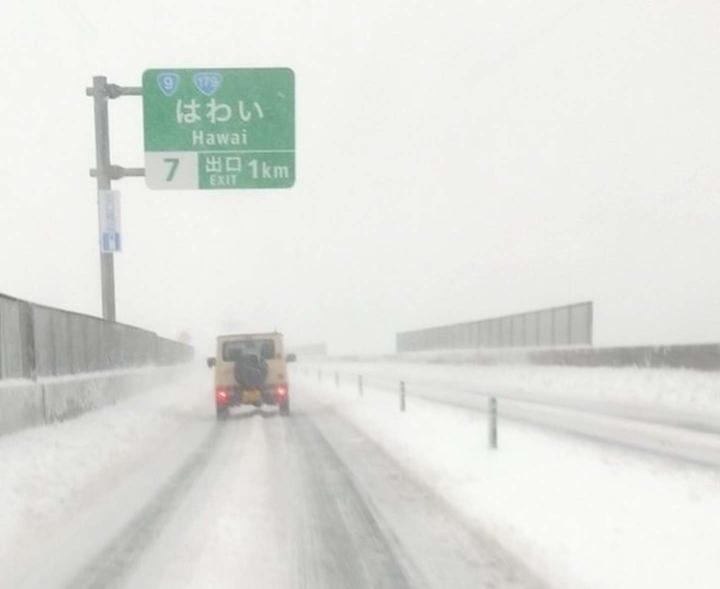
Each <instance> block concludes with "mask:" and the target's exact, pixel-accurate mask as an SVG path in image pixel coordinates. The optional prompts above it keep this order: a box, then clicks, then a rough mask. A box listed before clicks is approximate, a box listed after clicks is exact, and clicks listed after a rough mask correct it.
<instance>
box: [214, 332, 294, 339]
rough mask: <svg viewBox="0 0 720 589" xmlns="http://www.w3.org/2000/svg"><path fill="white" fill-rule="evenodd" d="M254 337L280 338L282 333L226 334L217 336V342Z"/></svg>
mask: <svg viewBox="0 0 720 589" xmlns="http://www.w3.org/2000/svg"><path fill="white" fill-rule="evenodd" d="M254 337H282V333H280V332H278V331H271V332H265V333H228V334H224V335H219V336H217V339H218V340H221V339H239V338H254Z"/></svg>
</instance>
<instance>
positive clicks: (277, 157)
mask: <svg viewBox="0 0 720 589" xmlns="http://www.w3.org/2000/svg"><path fill="white" fill-rule="evenodd" d="M142 89H143V119H144V129H145V182H146V183H147V185H148V187H150V188H153V189H173V190H177V189H195V190H197V189H231V190H232V189H236V190H237V189H241V188H289V187H291V186H292V185H293V184H294V183H295V75H294V73H293V71H292V70H291V69H288V68H244V69H224V68H221V69H151V70H146V71H145V72H144V73H143V83H142Z"/></svg>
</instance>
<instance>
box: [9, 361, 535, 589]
mask: <svg viewBox="0 0 720 589" xmlns="http://www.w3.org/2000/svg"><path fill="white" fill-rule="evenodd" d="M208 382H209V379H208V378H207V374H204V375H199V374H197V375H192V376H191V377H189V379H188V381H187V383H185V384H184V385H177V386H169V387H167V390H165V391H162V394H160V395H158V396H156V397H154V398H147V397H143V398H133V399H129V400H128V401H127V402H125V403H122V404H119V405H118V406H116V407H110V408H107V409H104V410H101V411H97V412H95V413H92V414H88V415H86V416H83V417H82V418H80V419H78V420H75V421H73V422H69V423H66V424H61V425H58V426H54V427H52V428H37V429H34V430H30V431H28V432H21V433H19V434H17V435H13V436H6V437H5V438H3V439H1V440H0V457H1V458H4V460H3V463H4V464H5V465H10V466H11V467H12V468H11V470H7V471H6V474H7V475H8V476H7V477H5V485H4V486H3V491H4V493H5V497H3V498H4V499H5V500H6V501H5V503H4V504H3V507H2V510H3V512H1V513H0V517H2V518H3V520H4V521H5V522H7V524H8V526H5V527H3V529H2V531H1V532H0V578H1V579H2V580H3V582H2V586H8V587H33V588H35V587H43V588H48V587H73V588H81V587H237V586H252V587H308V588H310V587H312V588H315V587H320V588H322V587H327V588H330V587H333V588H334V587H440V586H443V587H519V588H530V587H541V586H543V585H542V584H541V583H540V582H539V581H538V580H537V579H536V578H535V577H534V576H533V575H532V574H531V573H530V572H529V571H528V570H527V568H526V567H525V566H524V565H522V564H521V563H520V562H519V560H518V559H517V558H514V557H512V556H510V555H509V554H508V553H507V552H506V551H505V550H503V549H502V548H501V547H500V546H499V545H498V544H497V543H496V542H495V541H494V540H493V539H492V538H490V537H488V536H487V535H485V534H483V532H482V531H480V530H479V529H477V528H474V527H472V526H469V525H468V524H467V523H466V522H464V521H463V518H462V517H461V516H460V515H458V513H457V512H456V511H455V510H454V509H453V508H451V507H450V505H449V504H448V503H446V502H445V501H444V500H443V499H442V498H440V497H439V496H437V495H435V494H434V493H433V492H431V491H430V490H429V488H428V487H427V486H425V485H424V484H422V483H420V482H418V481H417V480H415V479H413V478H412V477H410V476H409V475H408V473H407V472H406V471H405V470H404V469H403V468H402V467H401V466H400V465H399V464H398V463H397V462H395V461H394V460H393V459H392V458H390V457H389V456H388V455H387V454H386V453H385V452H384V451H383V450H382V449H381V447H380V446H379V445H377V444H376V443H375V442H373V441H372V440H371V439H369V438H368V437H367V436H365V435H364V434H362V433H360V431H359V430H358V429H357V428H355V427H354V426H352V425H351V424H350V422H348V421H347V420H346V419H344V418H343V417H341V416H340V415H338V413H337V412H336V411H334V410H333V409H332V408H331V407H329V406H328V405H327V404H325V403H323V402H321V401H319V400H318V399H317V398H316V397H317V396H316V394H314V393H313V392H312V391H311V390H308V389H307V388H306V389H303V388H302V387H301V386H297V387H296V388H295V389H294V393H295V394H294V396H293V403H294V415H293V416H292V417H291V418H290V419H285V418H281V417H279V416H278V415H277V413H276V412H275V411H274V410H269V409H268V410H242V411H238V412H237V413H235V414H234V415H233V416H232V418H231V419H230V420H228V421H227V422H224V423H219V424H218V423H216V422H215V418H214V415H213V408H212V405H211V398H210V396H209V394H208V393H207V389H208V388H209V387H208ZM80 440H81V441H80ZM23 451H28V454H27V455H26V456H25V460H23V457H22V454H23ZM38 468H40V469H41V470H37V469H38ZM29 488H32V489H31V492H30V493H29V494H28V493H27V492H26V491H27V490H28V489H29Z"/></svg>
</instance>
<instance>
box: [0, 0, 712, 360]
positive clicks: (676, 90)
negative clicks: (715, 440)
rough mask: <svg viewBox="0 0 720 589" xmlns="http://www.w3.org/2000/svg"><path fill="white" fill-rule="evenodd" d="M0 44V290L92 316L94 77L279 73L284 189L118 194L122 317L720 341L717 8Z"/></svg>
mask: <svg viewBox="0 0 720 589" xmlns="http://www.w3.org/2000/svg"><path fill="white" fill-rule="evenodd" d="M0 39H2V55H1V56H0V77H1V79H2V80H3V85H4V88H3V91H2V93H0V115H1V116H2V126H1V128H2V143H1V145H2V147H0V183H1V185H2V191H1V192H0V199H1V200H0V202H2V205H1V207H0V292H5V293H7V294H11V295H14V296H18V297H22V298H27V299H30V300H33V301H37V302H41V303H46V304H50V305H55V306H60V307H65V308H69V309H73V310H78V311H82V312H87V313H91V314H100V309H101V307H100V295H99V292H100V285H99V260H98V250H97V210H96V199H95V184H94V180H92V179H90V178H89V177H88V172H87V170H88V168H89V167H91V166H92V165H94V143H93V129H92V102H91V100H90V99H89V98H86V97H85V95H84V89H85V87H86V86H87V85H89V84H90V83H91V79H92V76H93V75H99V74H104V75H107V76H108V78H109V80H110V81H111V82H115V83H119V84H123V85H139V84H140V77H141V75H142V71H143V70H144V69H146V68H150V67H251V66H288V67H291V68H293V69H294V70H295V73H296V84H297V88H296V94H297V105H296V120H297V149H298V156H297V159H298V168H297V178H298V180H297V183H296V185H295V187H294V188H293V189H291V190H282V191H281V190H278V191H237V192H222V193H221V192H217V191H215V192H154V191H150V190H148V189H146V188H145V185H144V182H143V181H142V180H141V179H135V178H131V179H125V180H122V181H120V182H116V183H115V185H114V187H115V188H118V189H119V190H121V191H122V195H123V196H122V199H123V201H122V203H123V204H122V206H123V225H124V227H123V228H124V236H123V238H124V247H125V251H124V252H123V253H122V254H119V255H118V256H116V281H117V309H118V319H119V320H120V321H123V322H127V323H131V324H136V325H139V326H143V327H147V328H151V329H154V330H157V331H159V332H160V333H162V334H163V335H168V336H171V337H174V336H176V335H177V334H178V333H179V332H180V331H181V330H184V329H187V330H190V331H191V332H192V333H193V334H194V336H195V338H196V342H203V341H204V340H205V338H207V337H208V336H209V335H210V334H213V333H214V332H216V331H217V330H225V329H237V330H244V329H248V330H265V329H273V328H278V329H280V330H283V331H284V332H285V333H286V334H287V336H288V338H289V339H290V340H291V341H294V342H296V343H305V342H314V341H327V342H328V343H329V345H330V347H331V351H333V352H351V351H361V352H362V351H386V350H390V349H392V347H393V345H394V333H395V331H397V330H399V329H407V328H414V327H424V326H430V325H436V324H443V323H450V322H458V321H463V320H471V319H480V318H485V317H489V316H494V315H499V314H505V313H512V312H519V311H524V310H530V309H533V308H538V307H544V306H552V305H558V304H564V303H569V302H575V301H580V300H594V301H595V304H596V336H597V342H596V343H598V344H603V345H610V344H634V343H669V342H695V341H711V340H714V341H718V340H720V296H719V293H720V253H719V249H718V243H719V238H718V233H719V232H718V227H719V224H720V190H719V188H718V181H719V180H720V108H719V105H720V102H719V98H720V67H719V64H720V2H717V0H695V1H693V0H606V1H600V0H596V1H579V2H578V1H572V0H545V1H543V2H538V1H531V0H485V1H481V0H453V1H450V0H446V1H430V0H427V1H422V2H420V1H416V2H413V1H405V2H402V3H401V2H389V1H387V0H386V1H369V0H365V1H363V2H359V1H358V2H341V1H340V0H326V1H320V0H296V1H280V0H263V1H261V2H260V1H256V2H244V1H237V0H235V1H219V0H203V1H202V2H190V1H186V0H173V1H162V2H153V1H150V0H145V1H144V2H133V1H129V0H127V1H124V2H114V3H109V2H98V1H97V0H56V1H51V0H47V1H40V0H27V1H25V2H19V1H16V2H5V3H3V6H2V8H0ZM110 109H111V110H110V115H111V149H112V155H113V163H116V164H119V165H125V166H141V165H142V164H143V154H142V116H141V100H140V99H139V98H137V97H127V98H122V99H119V100H115V101H113V102H111V104H110Z"/></svg>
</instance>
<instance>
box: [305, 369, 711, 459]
mask: <svg viewBox="0 0 720 589" xmlns="http://www.w3.org/2000/svg"><path fill="white" fill-rule="evenodd" d="M300 370H302V371H303V373H304V374H305V375H307V374H309V371H310V368H300ZM313 370H315V368H313ZM335 373H336V374H338V379H337V380H336V381H335V382H336V384H335V388H336V389H340V388H342V387H341V386H340V384H339V383H340V375H341V374H342V375H346V377H347V380H348V382H352V381H353V379H354V378H356V379H357V383H358V392H359V394H358V398H362V397H364V396H365V395H366V393H367V390H368V389H372V390H374V391H378V392H381V393H386V394H395V395H398V397H397V398H398V402H399V407H400V411H401V412H409V409H410V408H411V405H410V404H408V399H412V398H417V399H420V400H422V401H426V402H430V403H435V404H439V405H445V406H449V407H453V408H457V409H462V410H469V411H475V412H479V413H486V414H487V439H488V447H489V448H490V449H493V450H495V449H497V448H498V445H499V444H498V424H499V418H500V417H502V418H504V419H508V420H512V421H516V422H522V423H525V424H529V425H532V426H536V427H541V428H543V429H549V430H555V431H559V432H561V433H564V434H570V435H575V436H581V437H583V438H586V439H592V440H596V441H602V442H608V443H611V444H613V445H619V446H624V447H627V448H630V449H633V450H640V451H643V452H650V453H653V454H656V455H660V456H663V457H666V458H673V459H681V460H684V461H690V462H694V463H698V464H702V465H710V466H713V467H717V466H720V423H718V424H717V426H716V427H715V428H708V426H707V424H698V427H697V428H693V427H691V426H690V425H689V424H688V420H687V418H686V417H684V416H678V419H677V422H673V421H670V420H668V419H666V418H664V417H662V416H660V415H658V416H656V418H655V419H652V418H650V417H649V415H647V414H646V415H645V419H640V418H638V417H637V416H636V415H628V414H625V413H624V408H618V409H617V410H614V411H613V410H609V409H608V410H606V411H602V410H599V409H598V407H593V408H589V407H583V406H582V404H581V403H573V402H569V401H568V402H558V401H546V400H540V399H528V398H526V397H523V396H521V395H513V394H512V393H507V392H483V391H477V390H466V389H462V388H461V387H458V386H457V385H455V384H452V383H444V384H443V383H440V382H429V381H427V382H413V381H406V380H398V379H395V378H385V377H379V376H376V375H373V377H372V379H371V380H370V381H369V380H368V378H367V375H364V374H358V373H352V372H351V373H346V372H340V371H335ZM317 375H318V382H319V383H322V379H323V370H322V369H321V368H319V369H317ZM368 383H369V384H368ZM321 386H323V387H324V388H327V387H328V386H329V385H327V384H326V385H321ZM428 389H432V390H441V391H443V394H445V395H447V394H456V395H464V398H463V399H458V398H455V399H450V398H442V397H438V396H437V395H432V394H428V393H427V390H428Z"/></svg>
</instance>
